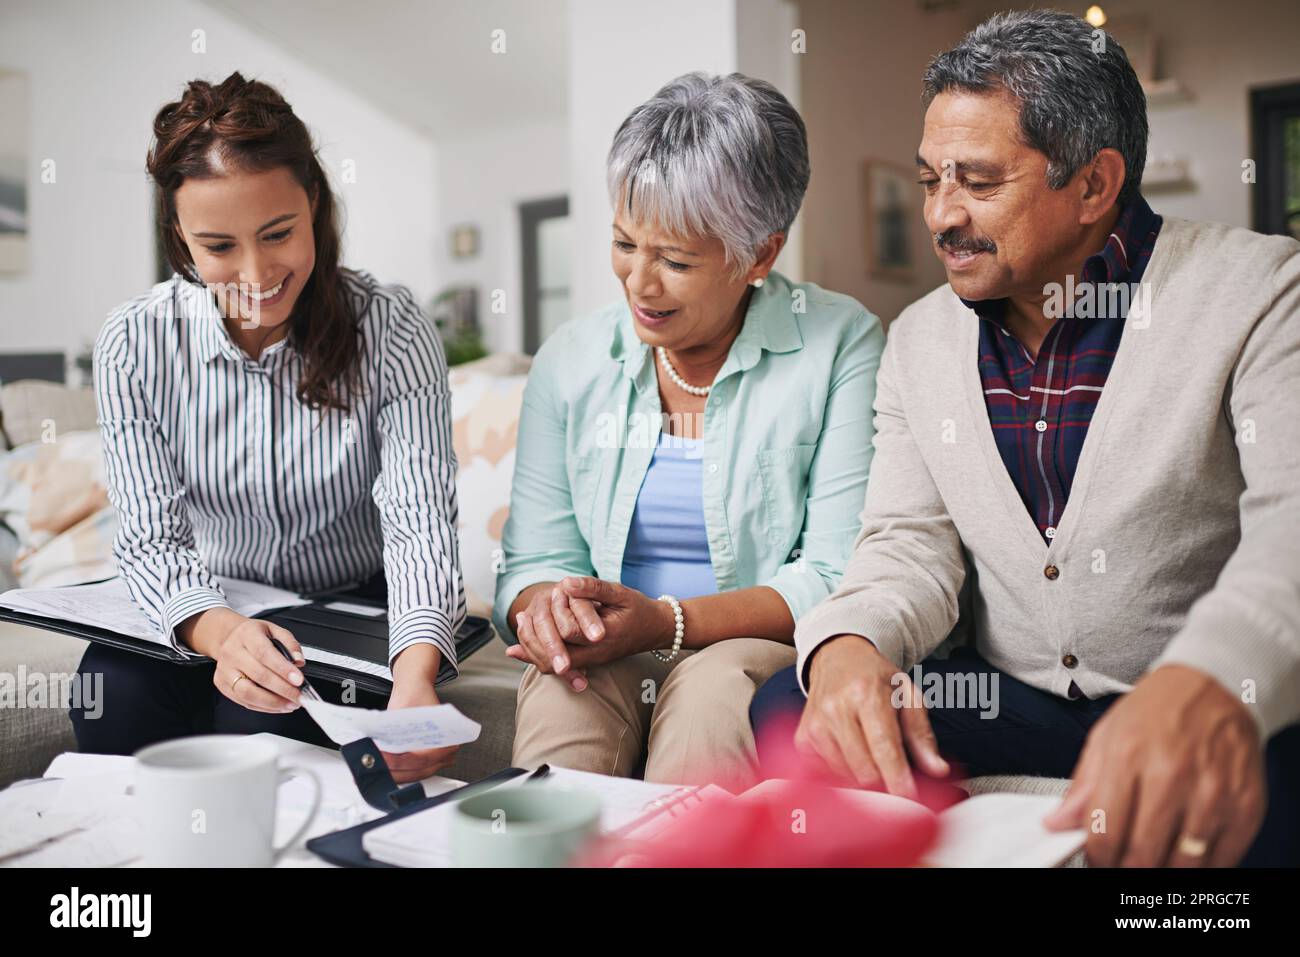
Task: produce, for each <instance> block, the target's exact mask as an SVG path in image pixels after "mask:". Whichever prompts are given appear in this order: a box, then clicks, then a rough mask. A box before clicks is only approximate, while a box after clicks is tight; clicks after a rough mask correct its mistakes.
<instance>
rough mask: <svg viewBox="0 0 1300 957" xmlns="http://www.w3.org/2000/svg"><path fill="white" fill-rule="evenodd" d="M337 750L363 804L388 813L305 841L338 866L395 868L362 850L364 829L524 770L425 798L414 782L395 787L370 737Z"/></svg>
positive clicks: (471, 792) (459, 797)
mask: <svg viewBox="0 0 1300 957" xmlns="http://www.w3.org/2000/svg"><path fill="white" fill-rule="evenodd" d="M340 750H341V751H342V753H343V758H344V760H346V761H347V764H348V770H349V771H351V772H352V778H353V780H355V781H356V784H357V788H358V790H360V791H361V795H362V797H364V798H365V799H366V803H367V804H369V805H370V806H371V807H374V808H378V809H379V810H381V811H386V812H388V813H386V814H385V816H384V817H379V818H375V819H374V820H373V821H366V822H365V823H363V824H357V825H354V826H353V827H348V828H344V829H343V830H341V831H334V832H333V833H331V834H322V835H321V836H320V837H313V838H312V839H311V840H309V841H308V842H307V850H309V851H311V852H312V853H313V854H315V855H316V856H317V857H319V858H320V859H321V860H324V861H327V862H329V863H330V864H335V865H337V866H339V867H384V868H393V869H399V866H398V865H397V864H388V863H386V862H384V861H378V860H375V859H374V858H373V857H371V856H370V855H369V854H368V853H366V849H365V845H364V844H363V838H364V837H365V834H366V832H367V831H369V830H371V829H373V828H376V827H380V826H381V825H384V824H390V823H392V822H393V821H395V820H397V819H398V818H400V817H406V816H407V815H410V814H419V813H420V812H421V811H426V810H428V809H429V808H431V807H434V806H436V805H438V804H444V803H447V802H449V801H460V800H463V799H464V798H467V797H472V796H473V795H475V794H478V793H480V792H482V791H488V790H491V789H492V788H494V787H496V786H497V785H499V784H504V783H505V782H506V781H510V780H513V779H515V778H518V777H521V776H522V775H525V774H527V773H528V772H527V771H526V770H525V769H524V768H514V767H511V768H503V769H502V770H500V771H497V772H496V773H495V774H489V775H488V776H487V777H485V778H481V779H480V780H478V781H474V782H472V783H470V784H466V785H465V786H464V787H459V788H456V789H455V790H453V791H446V792H444V793H442V794H435V795H434V796H433V797H425V796H424V788H423V787H421V785H420V784H418V783H416V784H407V785H405V786H403V787H398V786H397V785H396V784H395V782H394V781H393V777H392V775H391V774H390V773H389V771H388V766H387V765H386V764H384V760H383V757H382V756H381V755H380V754H379V748H378V747H376V745H375V743H374V741H372V740H371V739H370V738H361V739H360V740H358V741H353V742H352V743H350V744H345V745H343V747H342V748H341V749H340Z"/></svg>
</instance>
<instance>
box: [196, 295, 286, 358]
mask: <svg viewBox="0 0 1300 957" xmlns="http://www.w3.org/2000/svg"><path fill="white" fill-rule="evenodd" d="M181 282H182V288H181V292H180V299H181V301H182V303H183V304H184V307H185V308H184V309H183V310H182V311H181V315H182V316H188V317H189V318H190V319H191V320H192V321H193V323H194V326H195V330H196V331H195V336H194V349H195V352H196V354H197V355H198V358H199V361H200V362H202V363H203V364H204V365H207V364H208V363H210V362H212V360H213V359H216V358H217V357H218V356H223V357H224V358H227V359H231V360H233V361H235V362H251V361H252V360H251V359H250V358H249V357H248V355H247V354H246V353H245V352H244V350H243V349H241V348H239V346H237V345H235V343H234V341H233V340H232V339H231V338H230V333H229V332H227V331H226V325H225V322H224V319H223V316H222V314H221V308H220V307H219V306H218V305H217V297H216V296H215V295H213V293H212V290H210V289H208V287H207V286H204V285H202V284H201V283H196V282H189V281H186V280H182V281H181ZM289 339H290V337H289V336H285V337H284V338H283V339H281V340H280V341H279V342H275V343H272V344H271V345H269V346H267V347H266V348H265V349H264V350H262V355H261V357H260V360H259V361H261V360H266V359H268V358H270V357H272V356H275V355H276V354H277V353H279V352H281V351H283V350H286V349H287V348H288V347H289Z"/></svg>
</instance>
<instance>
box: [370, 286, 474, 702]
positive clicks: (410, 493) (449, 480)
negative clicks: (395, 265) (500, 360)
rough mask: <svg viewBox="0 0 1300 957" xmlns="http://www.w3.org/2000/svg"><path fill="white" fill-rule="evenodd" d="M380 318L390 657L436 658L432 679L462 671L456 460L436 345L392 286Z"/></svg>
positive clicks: (380, 502)
mask: <svg viewBox="0 0 1300 957" xmlns="http://www.w3.org/2000/svg"><path fill="white" fill-rule="evenodd" d="M394 291H395V295H393V296H391V297H388V296H384V297H383V298H382V299H381V300H380V301H378V302H376V303H375V305H374V308H377V309H381V310H382V309H387V310H388V313H389V314H388V315H387V316H386V317H384V320H385V321H384V333H383V338H382V349H383V365H384V371H383V378H382V394H383V399H382V402H381V405H380V409H379V415H378V430H379V443H380V462H381V464H380V474H379V478H378V480H377V481H376V482H375V485H374V501H375V505H376V506H377V507H378V509H379V513H380V522H381V526H382V530H383V539H384V575H385V577H386V579H387V581H388V621H389V647H388V660H389V665H390V666H391V665H392V662H393V660H394V659H396V658H397V656H398V655H399V654H401V652H403V651H405V650H406V649H407V648H409V647H410V646H411V645H414V644H419V643H429V644H432V645H434V646H436V647H437V648H438V650H439V651H440V652H441V656H442V663H441V667H440V670H439V675H438V680H439V681H440V682H441V681H445V680H447V679H448V678H452V677H455V676H456V674H458V665H457V661H456V642H455V635H456V631H457V629H458V628H459V627H460V626H461V624H462V623H463V622H464V620H465V589H464V585H463V583H462V580H461V574H460V558H459V553H458V549H457V543H456V525H457V521H458V515H457V505H456V453H455V451H454V449H453V446H452V429H451V392H450V389H449V387H448V374H447V361H446V359H445V358H444V356H443V351H442V344H441V342H440V341H439V339H438V335H437V333H436V331H435V330H434V328H433V324H432V323H430V322H429V320H428V319H426V318H425V316H424V314H423V313H422V312H421V311H420V308H419V306H417V305H416V304H415V301H414V300H413V299H412V298H411V294H410V293H409V292H408V291H406V290H405V289H403V288H401V287H395V290H394Z"/></svg>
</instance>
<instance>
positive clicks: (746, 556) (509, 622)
mask: <svg viewBox="0 0 1300 957" xmlns="http://www.w3.org/2000/svg"><path fill="white" fill-rule="evenodd" d="M808 176H809V169H808V150H807V143H806V139H805V134H804V125H803V121H802V120H801V119H800V117H799V114H798V113H797V112H796V111H795V109H794V108H793V107H792V106H791V105H790V103H789V102H788V101H787V100H786V99H785V97H783V96H782V95H781V94H780V93H779V92H778V91H777V90H776V89H775V88H774V87H772V86H771V85H770V84H768V83H765V82H763V81H761V80H756V79H751V78H749V77H746V76H742V75H741V74H738V73H737V74H732V75H730V76H718V77H710V76H706V75H704V74H700V73H692V74H688V75H686V76H682V77H679V78H678V79H676V80H673V81H672V82H671V83H669V84H668V85H667V86H665V87H664V88H663V89H661V90H660V91H659V92H658V93H657V94H655V96H654V97H653V98H651V99H650V100H649V101H647V102H646V103H644V104H642V105H641V106H639V107H637V108H636V109H635V110H633V111H632V114H631V115H630V116H629V117H628V118H627V119H626V120H625V121H624V122H623V125H622V126H621V127H620V128H619V130H618V133H617V135H616V136H615V137H614V143H613V146H612V148H611V149H610V152H609V157H608V185H609V196H610V201H611V204H612V205H613V210H614V220H613V242H612V247H611V259H612V265H613V269H614V274H615V275H616V276H617V277H618V279H619V282H620V283H621V284H622V287H623V292H624V298H623V299H621V300H619V301H617V302H616V303H614V304H612V305H610V306H608V307H606V308H604V309H602V310H600V311H598V312H597V313H595V314H594V315H591V316H588V317H586V318H582V319H577V320H574V321H572V322H569V323H567V324H566V325H564V326H563V327H561V328H560V329H559V330H558V331H557V332H556V333H555V334H554V335H553V336H552V337H551V338H550V339H549V340H548V341H547V342H546V344H545V345H544V346H543V347H542V349H541V351H540V352H539V353H538V355H537V360H536V362H535V364H534V366H533V370H532V374H531V376H530V378H529V382H528V387H527V390H526V392H525V395H524V407H523V413H522V418H521V420H520V423H519V442H518V453H517V459H516V466H515V476H514V486H513V492H512V497H511V507H510V517H509V520H508V522H507V524H506V528H505V535H504V550H505V568H504V570H503V571H502V573H501V575H500V577H499V578H498V580H497V593H496V615H495V617H496V623H497V627H498V630H499V631H500V633H501V634H503V635H511V634H513V635H515V636H517V638H518V644H517V645H514V646H513V647H512V648H511V649H510V650H509V651H508V654H510V655H511V656H513V657H516V658H518V659H520V660H522V661H526V662H528V663H529V664H530V666H531V667H529V669H528V671H527V673H526V674H525V676H524V679H523V682H522V684H521V686H520V689H519V702H518V714H517V729H518V730H517V733H516V738H515V750H514V760H515V763H516V764H520V765H525V766H528V765H535V764H539V763H541V762H550V763H554V764H559V765H563V766H565V767H570V768H578V769H583V770H591V771H601V772H604V773H607V774H618V775H630V774H634V773H635V772H636V770H637V769H638V767H639V766H640V765H641V763H642V762H643V761H644V767H645V777H646V778H647V779H648V780H656V781H664V782H674V783H700V782H704V781H721V782H723V783H727V784H731V785H743V784H745V783H747V782H749V781H750V780H751V778H752V776H753V773H754V741H753V735H752V732H751V730H750V725H749V720H748V714H747V709H748V707H749V703H750V700H751V698H752V697H753V695H754V691H755V688H756V687H757V686H759V685H761V684H762V683H763V681H764V680H765V679H766V678H767V677H768V676H770V675H771V674H772V673H774V672H775V671H778V670H780V669H781V668H785V667H788V666H789V665H790V664H791V663H792V662H793V661H794V651H793V648H792V641H793V632H794V622H795V620H796V619H797V618H798V617H799V616H800V615H801V614H802V613H803V612H804V611H806V610H807V609H809V608H811V607H812V606H813V605H815V604H816V603H817V602H818V601H819V600H820V599H822V598H824V597H825V596H826V595H828V594H829V593H830V592H831V590H832V589H833V588H834V586H835V584H836V582H837V581H838V579H839V577H840V573H841V570H842V567H843V564H844V561H845V559H846V556H847V555H848V553H849V551H850V549H851V547H852V544H853V539H854V536H855V534H856V532H857V528H858V513H859V512H860V510H861V508H862V503H863V499H864V494H865V488H866V482H867V471H868V468H869V466H870V462H871V454H872V447H871V439H872V427H871V416H872V413H871V404H872V399H873V396H874V391H875V375H876V368H877V365H878V364H879V359H880V352H881V349H882V347H883V344H884V335H883V332H882V330H881V327H880V323H879V322H878V321H877V319H876V318H875V317H874V316H873V315H871V313H869V312H867V311H866V310H865V309H863V307H862V306H861V305H860V304H859V303H857V302H856V301H854V300H853V299H851V298H849V297H847V296H842V295H838V294H836V293H831V292H827V291H825V290H822V289H819V288H818V287H817V286H815V285H812V284H810V283H793V282H791V281H789V280H788V279H786V278H785V277H784V276H781V275H780V274H779V273H776V272H773V271H772V264H773V262H774V261H775V260H776V257H777V254H778V253H779V252H780V251H781V248H782V246H783V245H784V244H785V240H786V236H787V234H788V231H789V229H790V225H791V223H792V222H793V220H794V218H795V215H796V213H797V212H798V210H799V206H800V204H801V203H802V201H803V195H804V191H805V189H806V188H807V185H808Z"/></svg>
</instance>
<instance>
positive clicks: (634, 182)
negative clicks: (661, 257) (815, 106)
mask: <svg viewBox="0 0 1300 957" xmlns="http://www.w3.org/2000/svg"><path fill="white" fill-rule="evenodd" d="M808 176H809V168H808V137H807V133H806V132H805V130H804V125H803V119H802V118H801V117H800V116H799V113H798V111H797V110H796V109H795V108H794V107H793V106H791V105H790V101H789V100H787V99H786V98H785V97H784V96H782V95H781V93H780V92H779V91H778V90H777V89H776V87H774V86H772V84H770V83H767V82H765V81H763V80H756V79H753V78H752V77H748V76H745V75H743V74H740V73H732V74H730V75H728V76H709V75H707V74H705V73H687V74H686V75H684V76H679V77H678V78H677V79H675V80H673V81H672V82H671V83H669V84H667V85H666V86H665V87H663V88H662V89H661V90H660V91H659V92H658V93H656V94H655V95H654V96H653V97H651V98H650V99H649V100H647V101H646V102H644V103H642V104H641V105H640V106H638V107H637V108H636V109H635V110H633V111H632V112H631V114H630V115H629V116H628V118H627V119H625V120H624V121H623V125H622V126H620V127H619V128H618V132H617V133H616V134H615V135H614V143H613V145H612V146H611V147H610V149H609V156H608V158H607V159H606V163H605V181H606V184H607V186H608V188H609V199H610V205H611V206H613V207H614V209H616V210H617V209H619V208H620V204H622V208H623V209H624V210H625V211H626V212H627V213H628V215H629V216H631V217H632V219H633V221H634V222H646V223H651V224H653V225H654V226H655V227H656V228H659V229H663V230H665V231H667V232H668V233H670V234H673V235H676V236H682V237H687V236H710V237H715V238H717V239H719V240H721V241H722V245H723V248H724V249H725V250H726V258H727V262H728V263H729V264H731V265H732V266H733V274H734V275H737V276H738V275H741V274H743V273H744V272H745V271H746V270H748V269H749V268H750V267H751V266H752V265H753V264H754V261H755V260H756V259H757V256H758V251H759V247H761V246H762V244H763V242H764V241H765V240H766V239H767V238H768V237H769V236H770V235H771V234H772V233H777V232H786V231H787V230H789V228H790V224H791V223H793V222H794V218H795V215H796V214H797V213H798V212H799V207H800V205H802V203H803V195H804V192H805V191H806V190H807V189H808Z"/></svg>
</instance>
